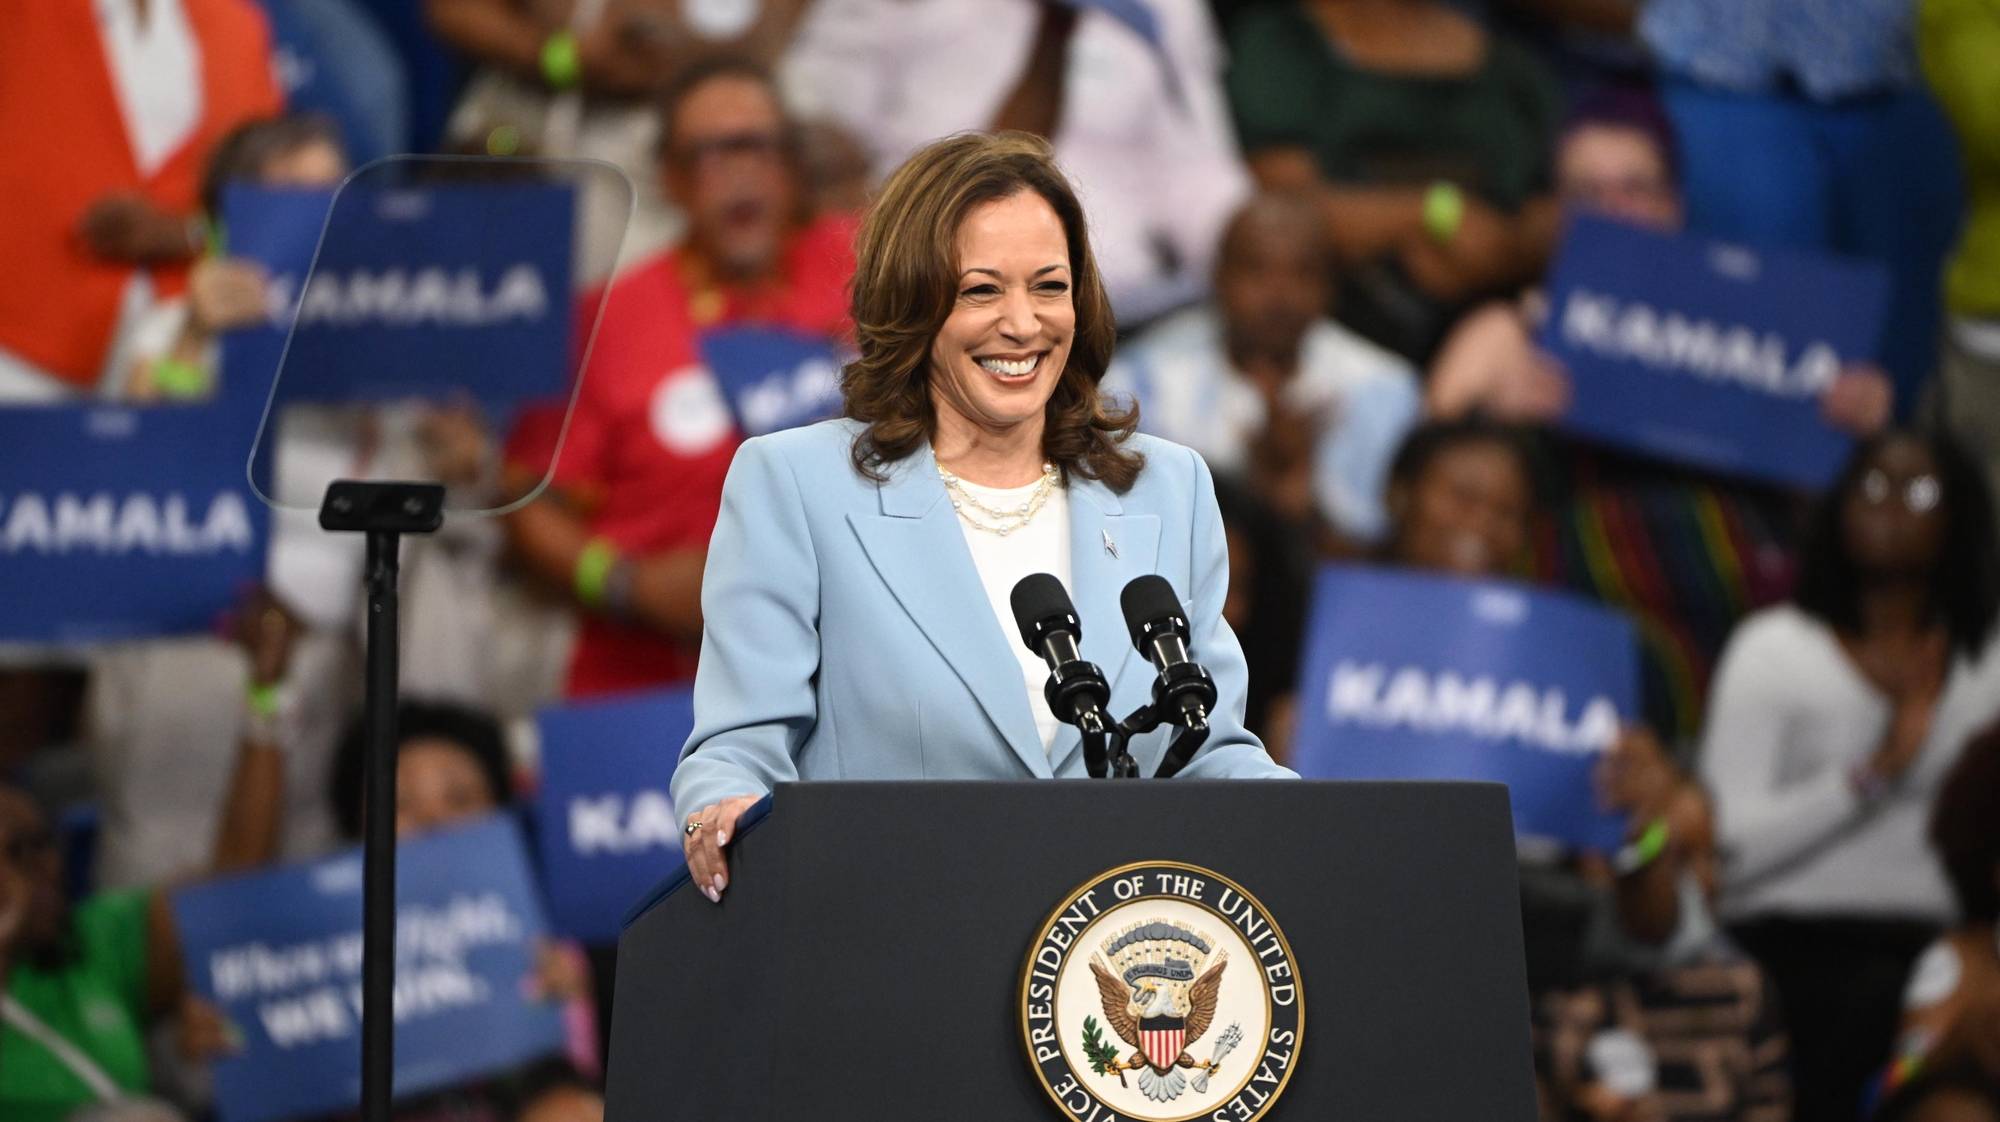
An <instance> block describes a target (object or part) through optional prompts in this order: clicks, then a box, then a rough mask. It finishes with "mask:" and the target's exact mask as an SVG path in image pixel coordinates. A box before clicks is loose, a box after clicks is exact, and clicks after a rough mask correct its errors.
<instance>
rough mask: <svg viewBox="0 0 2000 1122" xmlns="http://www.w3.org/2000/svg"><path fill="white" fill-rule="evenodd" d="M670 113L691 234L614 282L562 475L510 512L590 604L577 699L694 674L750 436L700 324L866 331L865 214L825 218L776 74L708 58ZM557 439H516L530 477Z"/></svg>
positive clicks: (541, 570)
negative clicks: (736, 465) (733, 470)
mask: <svg viewBox="0 0 2000 1122" xmlns="http://www.w3.org/2000/svg"><path fill="white" fill-rule="evenodd" d="M662 112H663V114H664V117H665V121H666V127H665V135H664V141H663V145H664V146H663V148H662V150H661V159H662V164H663V171H664V174H665V178H666V183H667V190H668V193H669V194H670V195H671V196H672V197H673V198H674V200H675V201H676V203H677V204H678V205H679V206H680V207H681V208H682V209H683V210H685V211H686V213H687V215H688V222H689V226H688V236H687V239H686V241H685V242H683V243H682V244H681V245H679V246H677V247H676V248H674V249H672V250H669V251H667V252H665V253H661V254H659V255H657V256H655V257H653V258H651V259H649V260H646V261H642V262H640V263H639V264H638V265H636V266H635V267H633V268H632V269H631V270H630V271H629V272H627V273H625V274H624V275H622V276H620V277H619V278H618V279H617V280H616V281H614V282H613V283H612V285H611V289H610V293H609V296H608V297H607V298H606V301H605V310H604V317H603V322H602V325H601V326H600V327H599V329H598V333H597V339H596V342H595V344H594V345H593V348H592V352H591V356H590V369H589V371H588V374H587V376H586V377H585V378H584V382H583V388H582V391H581V393H580V396H579V397H578V399H577V403H576V407H575V414H574V416H573V417H572V418H571V420H570V423H569V429H568V432H567V434H566V435H565V436H564V437H563V441H562V457H561V460H560V462H559V463H558V464H557V465H556V473H555V483H554V486H553V488H552V489H551V491H550V493H549V494H547V495H544V496H543V497H541V498H539V499H537V500H536V501H535V502H533V503H530V504H528V505H527V506H526V507H524V508H522V509H521V511H520V512H519V513H517V514H514V515H512V516H511V517H510V518H509V519H508V530H509V533H510V535H511V538H512V541H513V544H514V546H515V549H516V550H517V552H518V553H519V555H520V557H521V559H522V561H523V562H524V563H525V565H526V566H527V567H528V568H529V569H530V570H531V571H533V572H534V573H536V574H537V575H539V576H540V577H541V578H543V579H544V580H545V581H547V582H549V583H550V584H551V585H552V586H553V587H555V588H559V589H564V590H567V591H569V592H570V593H571V594H573V595H574V596H575V597H576V599H577V601H578V603H580V604H581V606H582V607H583V608H585V609H586V610H587V611H588V612H589V613H590V614H589V616H588V617H587V618H586V620H585V622H584V625H583V630H582V633H581V634H580V635H579V636H578V640H577V645H576V650H575V653H574V656H573V658H572V660H571V663H570V671H569V684H568V693H569V694H570V695H571V696H582V695H588V694H599V693H607V692H614V691H618V690H625V689H639V688H644V687H648V686H657V685H663V684H666V683H670V682H677V681H685V680H687V679H690V678H692V677H693V675H694V663H695V655H696V653H697V649H698V647H699V644H700V641H701V573H702V567H703V565H704V563H705V560H706V557H707V551H708V535H709V531H710V529H712V528H713V526H714V524H715V516H716V513H717V511H718V509H719V508H720V504H721V501H722V479H723V476H724V474H725V473H727V471H728V470H729V462H730V460H731V459H732V458H733V457H734V455H735V453H736V445H737V444H738V443H739V442H740V441H741V439H742V437H741V435H740V433H739V432H738V430H737V427H736V423H735V422H734V421H733V420H732V419H731V415H730V411H729V405H728V402H727V401H725V400H724V398H723V395H722V391H721V389H720V388H719V387H718V385H717V384H716V381H715V378H714V376H713V375H711V374H710V373H709V372H708V370H707V368H706V367H704V366H703V365H702V364H701V357H700V353H699V350H698V336H699V333H700V332H701V331H702V330H704V329H707V328H710V327H716V326H722V325H740V324H759V325H767V326H773V327H783V328H789V329H791V330H794V331H801V332H806V333H810V334H815V335H821V336H828V337H834V336H841V335H845V334H846V333H847V331H848V330H849V329H848V328H847V326H846V316H847V309H846V286H847V281H848V277H849V276H850V274H851V273H852V272H853V268H854V261H853V232H854V223H853V219H852V218H851V217H850V216H846V215H825V216H820V217H817V218H813V217H808V216H807V214H806V211H805V209H804V206H803V198H802V194H801V186H800V183H799V172H798V162H797V161H798V148H797V143H796V135H795V133H794V130H793V128H792V125H791V123H790V121H789V120H788V119H787V117H786V114H785V112H784V109H783V106H782V105H781V104H780V102H779V99H778V93H777V90H776V89H775V88H774V86H773V85H772V83H771V80H770V78H769V77H768V75H767V74H766V72H765V71H764V70H763V69H762V68H760V67H758V66H757V65H756V64H754V63H750V62H747V61H742V60H736V59H729V58H719V59H715V60H711V61H709V62H706V63H703V64H700V65H698V66H696V67H695V68H693V69H691V70H690V71H688V72H687V73H686V74H684V75H683V76H682V77H681V79H680V80H679V81H678V82H677V83H676V84H675V85H674V86H673V87H672V88H671V89H670V90H669V91H668V93H667V95H666V97H665V101H664V103H663V110H662ZM554 436H555V432H554V431H553V428H551V429H549V431H547V432H545V433H544V434H542V437H541V438H540V439H524V438H523V436H522V434H517V435H516V439H515V441H514V444H513V447H512V449H511V454H512V456H513V459H514V461H515V462H516V464H517V465H523V466H524V470H523V471H522V472H521V474H524V475H529V476H537V477H538V476H539V475H540V474H541V472H540V470H539V465H540V464H542V463H546V462H547V457H548V455H549V454H550V452H551V451H552V450H553V449H552V441H553V438H554ZM530 445H532V446H534V447H528V446H530Z"/></svg>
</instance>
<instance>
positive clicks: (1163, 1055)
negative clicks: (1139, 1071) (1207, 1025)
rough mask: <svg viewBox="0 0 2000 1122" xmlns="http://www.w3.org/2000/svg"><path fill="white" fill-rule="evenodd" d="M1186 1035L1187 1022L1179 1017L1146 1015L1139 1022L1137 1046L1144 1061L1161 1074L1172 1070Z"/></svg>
mask: <svg viewBox="0 0 2000 1122" xmlns="http://www.w3.org/2000/svg"><path fill="white" fill-rule="evenodd" d="M1186 1036H1187V1022H1186V1021H1185V1020H1183V1019H1181V1018H1179V1017H1147V1018H1145V1019H1144V1020H1142V1021H1140V1022H1139V1048H1140V1050H1141V1051H1143V1052H1145V1053H1146V1062H1147V1063H1149V1064H1152V1065H1153V1070H1154V1071H1157V1072H1160V1073H1162V1074H1164V1073H1166V1072H1169V1071H1172V1070H1173V1067H1174V1061H1175V1060H1177V1059H1180V1055H1181V1047H1182V1044H1183V1043H1184V1039H1185V1037H1186Z"/></svg>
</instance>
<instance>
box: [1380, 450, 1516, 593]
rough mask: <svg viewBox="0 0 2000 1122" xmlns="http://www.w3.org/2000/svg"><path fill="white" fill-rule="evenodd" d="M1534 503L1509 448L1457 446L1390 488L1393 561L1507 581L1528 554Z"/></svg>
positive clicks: (1457, 573)
mask: <svg viewBox="0 0 2000 1122" xmlns="http://www.w3.org/2000/svg"><path fill="white" fill-rule="evenodd" d="M1532 503H1533V489H1532V487H1531V486H1530V485H1529V482H1528V479H1527V476H1526V475H1525V474H1524V471H1523V468H1522V465H1521V461H1520V459H1519V458H1518V457H1517V456H1516V455H1515V453H1514V452H1513V451H1512V450H1511V449H1509V448H1508V447H1507V446H1506V445H1504V444H1500V443H1497V442H1493V441H1464V442H1462V443H1458V444H1455V445H1453V446H1452V447H1450V448H1446V449H1443V450H1441V451H1439V452H1438V453H1437V455H1436V457H1435V458H1433V459H1432V460H1431V462H1430V465H1429V466H1428V467H1426V468H1425V469H1424V470H1423V471H1422V472H1421V473H1420V474H1419V475H1418V476H1417V477H1416V478H1415V479H1413V480H1411V481H1409V482H1408V483H1401V484H1397V485H1396V486H1395V487H1393V488H1391V490H1390V494H1389V506H1390V510H1391V511H1392V513H1393V514H1394V516H1395V519H1396V522H1397V531H1396V537H1395V552H1396V555H1397V559H1398V560H1399V561H1401V562H1402V563H1403V564H1405V565H1410V566H1413V567H1415V568H1419V569H1428V570H1431V571H1433V572H1441V573H1452V574H1455V575H1458V576H1467V577H1492V576H1502V575H1505V573H1506V572H1507V570H1508V568H1509V566H1510V565H1511V564H1512V563H1513V562H1514V560H1515V559H1516V558H1517V557H1519V556H1520V555H1521V553H1522V551H1523V550H1524V549H1526V548H1527V542H1528V518H1529V514H1530V512H1531V509H1532Z"/></svg>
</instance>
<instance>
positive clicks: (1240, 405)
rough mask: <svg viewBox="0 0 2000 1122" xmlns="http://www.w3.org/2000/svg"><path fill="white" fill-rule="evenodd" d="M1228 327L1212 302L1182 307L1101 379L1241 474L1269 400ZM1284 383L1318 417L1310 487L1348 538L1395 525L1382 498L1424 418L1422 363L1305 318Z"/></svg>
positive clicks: (1155, 427)
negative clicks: (1417, 365) (1226, 334)
mask: <svg viewBox="0 0 2000 1122" xmlns="http://www.w3.org/2000/svg"><path fill="white" fill-rule="evenodd" d="M1222 333H1223V332H1222V315H1221V312H1220V311H1219V310H1217V309H1216V308H1215V307H1214V306H1213V305H1208V304H1204V305H1202V306H1200V307H1195V308H1189V309H1187V310H1185V311H1181V312H1176V313H1174V314H1173V315H1171V316H1168V317H1167V318H1166V319H1164V320H1161V321H1160V322H1159V323H1157V324H1154V325H1153V326H1152V327H1149V328H1147V329H1146V330H1144V331H1142V332H1140V333H1139V335H1138V337H1137V338H1134V339H1132V340H1130V341H1129V342H1127V343H1124V344H1122V345H1121V346H1120V347H1119V348H1118V357H1117V359H1116V360H1115V361H1113V362H1112V364H1111V370H1110V372H1109V373H1107V374H1106V375H1105V377H1104V384H1103V386H1102V388H1103V390H1104V391H1105V392H1107V393H1114V394H1126V393H1129V394H1132V395H1133V396H1135V397H1137V398H1138V399H1139V427H1140V428H1141V429H1144V430H1145V431H1146V432H1149V433H1152V434H1153V435H1155V436H1164V437H1166V438H1167V439H1168V440H1171V441H1174V442H1175V443H1177V444H1185V445H1187V446H1188V447H1190V448H1192V449H1194V450H1195V451H1197V452H1199V453H1201V458H1202V459H1204V460H1207V461H1208V466H1209V467H1210V468H1213V469H1214V470H1215V471H1217V472H1219V473H1222V474H1234V473H1238V472H1241V471H1243V470H1245V469H1246V468H1248V467H1249V465H1250V450H1251V448H1252V446H1253V445H1254V444H1255V442H1256V441H1257V440H1259V439H1260V438H1261V437H1262V436H1263V433H1264V426H1265V424H1266V423H1267V421H1268V417H1267V414H1268V412H1269V410H1268V409H1266V408H1265V404H1264V394H1263V392H1262V391H1261V390H1259V389H1258V388H1257V387H1256V386H1254V385H1252V384H1251V383H1250V382H1249V380H1248V379H1246V378H1244V377H1243V376H1242V374H1241V373H1239V372H1238V371H1237V370H1236V368H1235V366H1234V365H1233V364H1231V363H1230V361H1229V355H1228V352H1227V351H1226V350H1225V348H1224V346H1223V339H1222ZM1279 393H1280V394H1281V396H1282V397H1283V400H1284V403H1285V405H1286V406H1287V407H1289V408H1291V409H1292V410H1294V411H1296V412H1298V413H1300V414H1303V415H1306V416H1310V417H1314V418H1316V419H1317V421H1318V428H1319V435H1318V439H1317V440H1316V442H1315V443H1314V446H1313V498H1314V500H1315V501H1316V502H1318V504H1319V507H1320V512H1321V513H1323V514H1325V515H1326V516H1327V517H1328V518H1330V519H1332V521H1333V524H1334V525H1335V526H1338V527H1339V528H1340V530H1341V532H1342V533H1344V534H1346V535H1348V536H1349V537H1351V538H1354V539H1356V540H1358V541H1378V540H1380V539H1381V538H1382V537H1383V536H1384V535H1385V534H1386V533H1387V532H1388V526H1389V515H1388V511H1387V510H1386V509H1385V508H1384V506H1383V502H1382V496H1383V494H1384V492H1385V491H1386V490H1387V488H1388V483H1389V463H1390V461H1391V460H1393V459H1394V458H1395V456H1396V449H1397V448H1398V447H1400V446H1401V445H1402V443H1403V437H1404V436H1405V435H1407V434H1408V433H1409V431H1410V429H1411V428H1412V427H1413V426H1415V425H1416V423H1417V421H1418V420H1420V419H1421V418H1420V416H1419V414H1420V413H1421V406H1422V404H1423V402H1422V394H1421V393H1420V392H1419V390H1418V388H1417V372H1416V370H1415V369H1414V368H1412V367H1411V366H1410V364H1409V363H1408V362H1406V361H1404V360H1403V359H1402V358H1401V357H1399V356H1397V355H1394V354H1391V353H1390V352H1388V351H1385V350H1383V349H1382V348H1380V347H1378V346H1376V345H1375V344H1373V343H1370V342H1369V341H1368V340H1366V339H1363V338H1361V337H1360V336H1359V335H1356V334H1354V333H1353V332H1351V331H1349V330H1348V329H1346V328H1345V327H1342V326H1341V325H1339V324H1337V323H1335V322H1333V321H1332V320H1330V319H1322V320H1319V321H1318V322H1316V323H1314V324H1313V325H1312V326H1311V327H1308V328H1307V329H1306V334H1305V337H1304V338H1303V339H1301V340H1300V342H1299V366H1298V370H1297V371H1295V372H1294V373H1293V375H1292V378H1291V380H1290V381H1289V382H1286V383H1285V386H1284V388H1283V389H1282V390H1280V391H1279Z"/></svg>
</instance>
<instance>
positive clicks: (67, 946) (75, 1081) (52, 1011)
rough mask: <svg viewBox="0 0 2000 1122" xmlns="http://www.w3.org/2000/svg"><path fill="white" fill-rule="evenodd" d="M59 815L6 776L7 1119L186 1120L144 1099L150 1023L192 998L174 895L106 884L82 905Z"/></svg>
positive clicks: (1, 820) (2, 836)
mask: <svg viewBox="0 0 2000 1122" xmlns="http://www.w3.org/2000/svg"><path fill="white" fill-rule="evenodd" d="M63 879H64V878H63V860H62V855H61V853H60V852H58V850H57V848H56V837H55V833H54V831H53V830H52V829H51V828H50V825H49V820H48V817H47V816H46V815H45V814H44V813H43V812H42V810H41V808H40V807H38V806H37V805H36V804H35V802H34V800H32V799H30V798H29V797H28V796H27V795H26V794H25V793H24V792H22V791H21V790H20V789H19V788H16V787H13V786H11V785H9V784H5V783H0V1056H4V1057H6V1060H5V1062H4V1063H0V1116H4V1117H5V1118H6V1119H7V1120H8V1122H60V1120H62V1119H65V1118H69V1117H72V1112H74V1111H77V1110H80V1109H82V1108H86V1107H93V1106H94V1107H99V1108H115V1109H112V1110H109V1111H107V1113H106V1114H105V1115H103V1117H107V1118H108V1117H120V1118H124V1117H128V1116H130V1117H134V1118H136V1117H141V1116H143V1117H146V1118H148V1119H152V1120H154V1122H158V1120H159V1119H163V1118H164V1119H173V1118H177V1117H179V1116H178V1115H177V1114H175V1113H174V1112H172V1111H171V1110H167V1109H165V1108H163V1107H160V1106H158V1105H157V1104H145V1103H142V1102H140V1101H139V1100H140V1099H142V1097H143V1096H144V1095H145V1094H146V1092H147V1091H148V1089H149V1088H150V1085H151V1078H152V1077H151V1071H150V1066H149V1065H148V1063H147V1060H146V1048H145V1029H146V1026H147V1025H148V1024H149V1023H150V1022H152V1021H153V1020H155V1019H156V1018H159V1017H161V1016H163V1015H164V1014H166V1013H168V1012H170V1011H172V1010H174V1009H176V1008H177V1007H178V1006H179V1004H180V1001H181V997H182V979H181V967H180V959H179V950H178V943H177V941H176V939H175V937H174V934H173V921H172V918H171V914H170V913H169V911H168V909H167V906H166V901H165V898H164V897H163V896H162V895H160V894H159V893H157V892H150V891H144V890H135V891H114V892H101V893H98V894H96V895H94V896H91V897H88V898H87V899H85V900H83V901H81V902H80V903H77V904H75V905H71V904H70V903H69V902H68V901H67V900H66V899H65V898H64V895H63V889H62V886H63Z"/></svg>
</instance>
